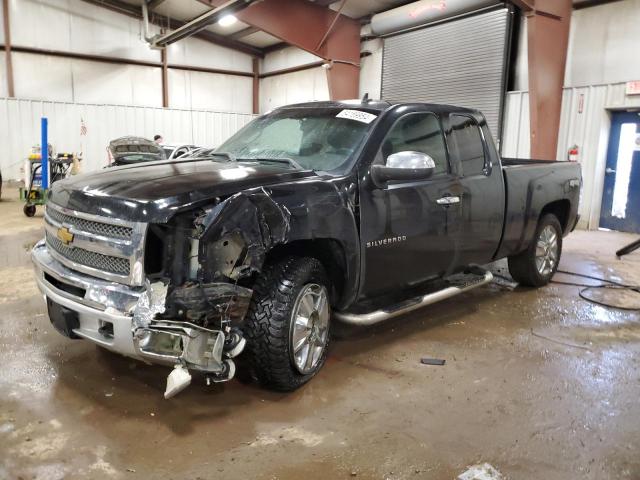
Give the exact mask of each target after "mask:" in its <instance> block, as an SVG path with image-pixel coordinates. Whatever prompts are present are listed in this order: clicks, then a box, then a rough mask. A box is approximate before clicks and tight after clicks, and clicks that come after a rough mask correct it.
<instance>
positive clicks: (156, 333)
mask: <svg viewBox="0 0 640 480" xmlns="http://www.w3.org/2000/svg"><path fill="white" fill-rule="evenodd" d="M31 258H32V260H33V264H34V268H35V273H36V282H37V284H38V288H39V289H40V291H41V292H42V293H43V294H44V296H45V297H46V299H48V304H49V308H50V309H51V308H58V307H57V306H61V307H63V311H65V312H66V313H69V312H68V311H71V313H73V312H75V314H76V315H75V318H74V322H73V325H72V327H71V328H70V331H72V333H73V334H75V335H77V336H78V337H82V338H84V339H87V340H90V341H92V342H94V343H96V344H98V345H100V346H101V347H104V348H107V349H109V350H111V351H114V352H116V353H120V354H122V355H126V356H128V357H132V358H136V359H139V360H143V361H146V362H148V363H159V364H165V365H172V364H181V365H185V366H187V367H188V368H194V369H197V370H201V371H206V372H212V373H218V372H221V371H223V370H224V361H223V358H222V356H223V353H224V352H223V347H224V344H225V332H223V331H219V330H210V329H206V328H203V327H200V326H198V325H194V324H192V323H188V322H179V321H169V320H154V319H153V318H152V316H144V315H141V313H140V312H142V311H144V312H147V313H148V312H149V311H150V310H149V302H150V298H153V295H152V294H151V291H152V288H151V286H145V287H131V286H127V285H122V284H119V283H115V282H109V281H106V280H101V279H98V278H95V277H91V276H88V275H85V274H82V273H79V272H76V271H74V270H71V269H69V268H67V267H65V266H64V265H62V264H61V263H60V262H58V261H57V260H56V259H55V258H53V257H52V256H51V254H50V253H49V251H48V249H47V246H46V244H45V242H44V241H41V242H39V243H38V244H36V246H35V247H34V248H33V250H32V253H31ZM51 304H54V305H51ZM156 306H157V305H156ZM160 307H161V309H162V310H163V309H164V297H163V298H162V305H160ZM65 309H66V310H65ZM162 310H160V311H162ZM52 320H53V318H52ZM58 330H60V329H58ZM61 331H62V330H61Z"/></svg>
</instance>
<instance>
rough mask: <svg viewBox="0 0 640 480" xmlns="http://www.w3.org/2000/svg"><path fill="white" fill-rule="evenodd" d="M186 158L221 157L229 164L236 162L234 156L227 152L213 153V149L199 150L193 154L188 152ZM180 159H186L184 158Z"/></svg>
mask: <svg viewBox="0 0 640 480" xmlns="http://www.w3.org/2000/svg"><path fill="white" fill-rule="evenodd" d="M187 156H189V157H190V158H209V157H222V158H226V159H227V160H228V161H230V162H235V161H236V157H235V155H233V154H231V153H227V152H215V151H214V150H213V148H200V149H197V150H195V151H193V152H189V153H188V154H187ZM180 158H186V156H185V157H180Z"/></svg>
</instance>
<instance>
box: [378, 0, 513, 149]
mask: <svg viewBox="0 0 640 480" xmlns="http://www.w3.org/2000/svg"><path fill="white" fill-rule="evenodd" d="M509 15H510V13H509V10H508V9H506V8H499V9H496V10H491V11H488V12H484V13H478V14H475V15H470V16H467V17H464V18H460V19H457V20H451V21H449V22H446V23H441V24H438V25H433V26H426V27H424V28H421V29H419V30H413V31H410V32H407V33H400V34H397V35H394V36H390V37H387V38H385V40H384V53H383V62H382V98H383V99H385V100H390V101H398V102H412V101H413V102H415V101H418V102H430V103H446V104H450V105H457V106H463V107H469V108H476V109H478V110H480V111H481V112H482V113H484V115H485V116H486V118H487V123H488V124H489V127H490V128H491V132H492V133H493V136H494V137H495V138H498V135H499V133H500V132H499V125H500V119H501V114H502V112H501V109H502V100H503V98H504V90H505V85H504V80H505V68H506V62H505V56H506V55H507V54H508V51H507V50H508V49H507V43H508V39H509V35H508V28H509Z"/></svg>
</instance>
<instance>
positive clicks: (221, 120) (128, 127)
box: [0, 98, 255, 180]
mask: <svg viewBox="0 0 640 480" xmlns="http://www.w3.org/2000/svg"><path fill="white" fill-rule="evenodd" d="M42 116H45V117H47V118H48V119H49V142H50V143H51V144H52V145H53V146H54V149H55V150H56V151H58V152H80V151H82V152H83V154H84V155H83V157H84V158H83V161H82V171H83V172H89V171H95V170H99V169H101V168H102V167H104V165H106V162H107V152H106V146H107V144H108V143H109V141H110V140H112V139H114V138H117V137H121V136H124V135H137V136H142V137H146V138H153V135H155V134H156V133H159V134H161V135H162V136H163V137H164V139H165V142H167V143H170V144H174V143H193V144H196V145H204V146H216V145H219V144H220V143H221V142H222V141H224V140H225V139H226V138H228V137H229V136H231V135H232V134H233V133H235V132H236V131H237V130H238V129H240V128H241V127H242V126H244V125H245V124H246V123H248V122H249V121H250V120H252V119H253V118H254V117H255V115H251V114H242V113H225V112H213V111H206V110H177V109H162V108H152V107H126V106H121V105H92V104H79V103H64V102H44V101H36V100H18V99H10V98H0V145H1V146H2V155H1V156H0V170H1V171H2V176H3V178H4V179H5V180H9V179H22V178H23V175H22V173H21V168H22V166H23V163H24V160H25V158H26V156H27V155H28V154H29V151H30V148H31V146H32V145H36V144H39V143H40V118H41V117H42ZM82 120H84V124H85V126H86V127H87V135H86V136H80V125H81V121H82Z"/></svg>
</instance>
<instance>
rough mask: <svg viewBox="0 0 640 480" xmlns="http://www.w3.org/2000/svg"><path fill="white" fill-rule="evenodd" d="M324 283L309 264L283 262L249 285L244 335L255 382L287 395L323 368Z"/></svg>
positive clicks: (326, 304) (326, 299) (325, 340)
mask: <svg viewBox="0 0 640 480" xmlns="http://www.w3.org/2000/svg"><path fill="white" fill-rule="evenodd" d="M329 290H330V289H329V280H328V278H327V274H326V271H325V269H324V267H323V266H322V264H321V263H320V262H319V261H318V260H317V259H315V258H309V257H287V258H285V259H283V260H281V261H279V262H277V263H273V264H270V265H267V266H266V267H265V270H264V272H263V275H261V276H260V278H258V280H257V281H256V284H255V285H254V291H253V298H252V300H251V305H250V307H249V311H248V313H247V317H246V321H245V327H244V329H243V330H244V334H245V337H246V338H247V349H246V353H247V357H248V359H249V364H250V367H251V369H252V373H253V375H254V376H255V378H256V379H257V380H258V382H259V383H260V384H261V385H263V386H264V387H267V388H269V389H272V390H277V391H284V392H289V391H293V390H295V389H297V388H299V387H301V386H302V385H304V384H305V383H307V382H308V381H309V380H311V378H313V377H314V376H315V375H316V373H318V371H319V370H320V369H321V368H322V366H323V365H324V362H325V359H326V356H327V349H328V346H329V338H330V336H329V327H330V316H331V312H330V306H329V294H328V292H329Z"/></svg>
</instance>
